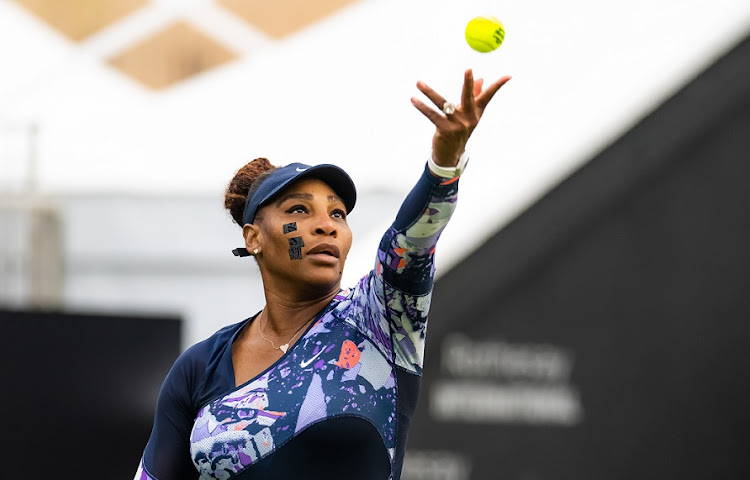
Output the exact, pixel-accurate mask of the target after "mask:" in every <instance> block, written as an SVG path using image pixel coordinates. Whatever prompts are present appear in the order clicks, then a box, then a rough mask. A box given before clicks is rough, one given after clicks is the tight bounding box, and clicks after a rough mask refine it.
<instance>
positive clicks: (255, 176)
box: [224, 157, 276, 227]
mask: <svg viewBox="0 0 750 480" xmlns="http://www.w3.org/2000/svg"><path fill="white" fill-rule="evenodd" d="M274 170H276V167H275V166H273V165H272V164H271V162H269V161H268V159H267V158H263V157H260V158H256V159H255V160H253V161H251V162H250V163H248V164H247V165H245V166H244V167H242V168H240V169H239V170H237V173H235V175H234V177H233V178H232V180H231V181H230V182H229V185H227V189H226V192H225V193H224V208H226V209H227V210H229V214H230V215H231V216H232V219H233V220H234V222H235V223H236V224H237V225H239V226H240V227H242V226H243V222H242V213H243V212H244V210H245V203H246V202H247V198H248V197H249V196H251V195H252V194H253V193H255V191H256V190H258V187H259V186H260V184H261V183H263V180H265V179H266V178H267V177H268V176H269V175H271V173H272V172H273V171H274ZM255 218H256V219H257V218H259V215H257V214H256V215H255Z"/></svg>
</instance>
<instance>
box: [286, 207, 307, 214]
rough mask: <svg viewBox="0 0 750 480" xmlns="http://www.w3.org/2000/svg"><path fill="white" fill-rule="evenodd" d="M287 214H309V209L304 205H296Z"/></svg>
mask: <svg viewBox="0 0 750 480" xmlns="http://www.w3.org/2000/svg"><path fill="white" fill-rule="evenodd" d="M286 213H307V208H305V207H304V206H303V205H295V206H293V207H292V208H289V209H288V210H287V211H286Z"/></svg>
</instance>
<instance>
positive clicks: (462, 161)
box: [427, 151, 469, 178]
mask: <svg viewBox="0 0 750 480" xmlns="http://www.w3.org/2000/svg"><path fill="white" fill-rule="evenodd" d="M468 163H469V154H468V153H467V152H466V151H464V152H463V153H462V154H461V156H460V157H458V163H457V164H456V166H454V167H442V166H440V165H438V164H437V163H435V159H434V158H433V156H432V154H430V158H429V159H428V160H427V166H428V168H429V169H430V172H432V173H433V174H434V175H436V176H438V177H441V178H456V177H458V176H460V175H461V174H462V173H463V171H464V170H465V169H466V165H467V164H468Z"/></svg>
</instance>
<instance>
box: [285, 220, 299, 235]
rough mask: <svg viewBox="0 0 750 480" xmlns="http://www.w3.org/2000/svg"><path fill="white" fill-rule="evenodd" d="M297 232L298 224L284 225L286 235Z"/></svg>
mask: <svg viewBox="0 0 750 480" xmlns="http://www.w3.org/2000/svg"><path fill="white" fill-rule="evenodd" d="M296 231H297V222H292V223H287V224H285V225H284V235H286V234H287V233H291V232H296Z"/></svg>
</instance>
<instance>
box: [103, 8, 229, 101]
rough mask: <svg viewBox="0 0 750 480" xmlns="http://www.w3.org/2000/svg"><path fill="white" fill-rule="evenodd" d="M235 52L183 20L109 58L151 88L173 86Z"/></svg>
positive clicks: (215, 64)
mask: <svg viewBox="0 0 750 480" xmlns="http://www.w3.org/2000/svg"><path fill="white" fill-rule="evenodd" d="M235 57H236V55H235V54H234V53H233V52H231V51H229V50H228V49H226V48H225V47H224V46H222V45H220V44H219V43H217V42H216V41H215V40H213V39H211V38H210V37H207V36H206V35H205V34H203V33H201V32H199V31H197V30H196V29H194V28H193V27H191V26H190V25H189V24H187V23H185V22H175V23H173V24H172V25H170V26H169V27H167V28H166V29H164V30H162V31H160V32H158V33H156V34H155V35H153V36H151V37H149V38H147V39H146V40H144V41H143V42H142V43H140V44H138V45H136V46H135V47H133V48H131V49H129V50H127V51H125V52H122V53H121V54H119V55H117V56H116V57H114V58H111V59H109V63H110V65H113V66H114V67H116V68H117V69H119V70H120V71H122V72H124V73H126V74H127V75H129V76H131V77H133V78H135V79H136V80H138V81H140V82H141V83H143V84H145V85H147V86H149V87H151V88H153V89H155V90H158V89H161V88H165V87H168V86H170V85H173V84H174V83H176V82H179V81H181V80H184V79H186V78H189V77H192V76H193V75H196V74H198V73H201V72H204V71H206V70H209V69H211V68H214V67H216V66H218V65H221V64H223V63H226V62H228V61H230V60H232V59H234V58H235Z"/></svg>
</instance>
